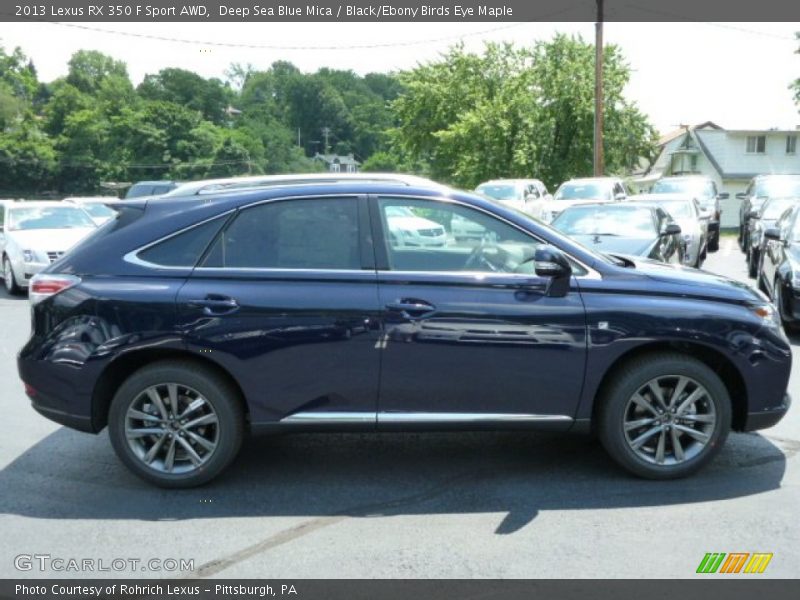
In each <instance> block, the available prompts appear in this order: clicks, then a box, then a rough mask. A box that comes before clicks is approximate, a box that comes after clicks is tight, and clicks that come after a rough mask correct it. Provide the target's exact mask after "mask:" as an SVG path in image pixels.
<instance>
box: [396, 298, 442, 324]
mask: <svg viewBox="0 0 800 600" xmlns="http://www.w3.org/2000/svg"><path fill="white" fill-rule="evenodd" d="M386 308H388V309H389V310H391V311H394V312H399V313H400V314H401V315H402V316H403V318H405V319H412V320H413V319H422V318H424V317H427V316H430V315H431V313H433V312H435V311H436V307H435V306H434V305H433V304H431V303H430V302H426V301H425V300H417V299H416V298H402V299H400V300H397V301H396V302H389V303H388V304H387V305H386Z"/></svg>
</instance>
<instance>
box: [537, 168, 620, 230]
mask: <svg viewBox="0 0 800 600" xmlns="http://www.w3.org/2000/svg"><path fill="white" fill-rule="evenodd" d="M627 197H628V192H627V191H626V189H625V185H624V184H623V182H622V180H621V179H619V178H617V177H585V178H578V179H570V180H569V181H565V182H564V183H562V184H561V185H560V186H558V189H557V190H556V193H555V194H554V195H553V198H552V200H549V201H543V202H539V203H537V204H536V206H535V207H532V208H533V209H534V212H532V213H531V214H533V216H534V217H537V218H539V219H541V220H542V221H544V222H545V223H550V222H551V221H552V220H553V219H555V218H556V217H557V216H558V215H559V213H561V211H562V210H564V209H565V208H568V207H570V206H575V205H577V204H597V203H598V202H618V201H620V200H625V199H626V198H627Z"/></svg>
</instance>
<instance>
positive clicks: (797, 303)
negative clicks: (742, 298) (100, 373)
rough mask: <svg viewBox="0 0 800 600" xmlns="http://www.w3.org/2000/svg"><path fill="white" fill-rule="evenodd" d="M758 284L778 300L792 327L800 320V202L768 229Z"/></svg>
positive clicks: (785, 318)
mask: <svg viewBox="0 0 800 600" xmlns="http://www.w3.org/2000/svg"><path fill="white" fill-rule="evenodd" d="M764 240H765V242H764V250H763V253H762V256H761V261H760V267H759V270H758V287H759V289H761V291H763V292H764V293H765V294H767V295H768V296H769V297H770V298H772V301H773V302H774V303H775V307H776V308H777V310H778V315H779V316H780V319H781V322H782V323H783V324H784V325H785V326H786V327H787V328H789V329H796V328H797V325H798V323H800V205H797V204H795V205H794V206H793V207H792V208H790V209H788V210H786V211H785V212H784V213H783V215H782V216H781V218H780V219H778V221H777V222H776V223H775V224H774V225H773V226H772V227H769V228H767V229H765V230H764Z"/></svg>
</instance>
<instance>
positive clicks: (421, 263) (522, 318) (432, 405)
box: [370, 197, 586, 427]
mask: <svg viewBox="0 0 800 600" xmlns="http://www.w3.org/2000/svg"><path fill="white" fill-rule="evenodd" d="M370 208H371V209H372V211H373V212H372V216H373V227H374V228H375V231H376V240H378V241H377V242H376V253H377V261H378V267H379V270H378V276H379V294H380V304H381V307H382V309H383V322H384V336H383V339H382V341H381V344H380V345H379V347H380V349H381V355H382V369H381V384H380V400H379V406H378V424H379V427H392V426H398V425H399V426H408V425H414V424H418V425H422V426H424V425H426V424H436V425H440V424H441V423H443V422H444V423H454V424H458V423H469V424H472V425H476V424H477V425H480V424H481V423H490V424H492V425H493V426H494V425H497V424H498V423H500V422H502V423H511V424H530V423H536V424H549V425H551V426H555V427H566V426H568V425H569V423H570V422H571V417H572V416H573V415H574V413H575V410H576V408H577V403H578V399H579V396H580V392H581V387H582V382H583V377H584V367H585V362H586V323H585V314H584V307H583V302H582V299H581V296H580V293H579V292H578V290H577V286H576V285H574V283H575V282H574V281H573V286H572V289H571V290H570V291H569V292H568V293H567V295H566V296H564V297H561V298H553V297H549V296H547V295H546V294H545V290H546V287H547V284H548V280H545V279H543V278H540V277H538V276H536V275H535V273H534V272H533V271H534V269H533V261H532V258H533V253H534V251H535V249H536V246H537V245H538V244H539V243H540V242H539V240H537V239H535V238H533V237H532V236H530V235H529V234H527V233H525V232H523V231H521V230H520V229H518V228H516V227H514V226H513V225H511V224H509V223H507V222H505V221H502V220H499V219H497V218H495V217H494V216H492V215H490V214H488V213H485V212H483V211H479V210H476V209H474V208H471V207H467V206H465V205H461V204H457V203H453V202H450V201H447V200H434V199H430V198H427V199H421V198H401V197H379V198H375V199H374V203H373V204H371V205H370ZM392 210H403V211H408V212H411V213H413V214H414V215H416V217H417V219H418V221H417V223H416V225H415V226H416V227H418V228H420V229H426V228H431V225H429V224H431V223H433V225H436V224H437V223H438V224H440V226H444V227H445V228H447V227H448V224H449V223H452V222H453V220H454V218H456V217H457V218H458V219H459V220H461V221H467V222H472V223H474V226H473V228H474V229H481V230H482V231H483V235H482V236H481V238H480V239H467V240H461V241H458V242H456V241H455V240H454V239H453V238H452V236H448V239H447V241H446V243H445V244H443V245H441V246H432V245H431V246H428V247H406V246H403V245H399V244H396V243H393V242H392V240H393V239H395V237H396V236H391V235H387V233H391V231H390V230H391V221H390V219H388V218H387V213H389V212H390V211H392ZM407 223H410V222H407ZM407 226H410V225H407ZM576 268H579V267H578V266H577V265H576Z"/></svg>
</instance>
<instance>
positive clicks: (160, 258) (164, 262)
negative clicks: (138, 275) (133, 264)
mask: <svg viewBox="0 0 800 600" xmlns="http://www.w3.org/2000/svg"><path fill="white" fill-rule="evenodd" d="M224 223H225V218H224V217H218V218H216V219H214V220H212V221H208V222H207V223H203V224H202V225H197V226H195V227H192V228H191V229H187V230H186V231H184V232H182V233H179V234H177V235H174V236H172V237H171V238H168V239H166V240H164V241H163V242H159V243H158V244H156V245H154V246H150V247H149V248H147V249H145V250H142V251H141V252H139V254H138V257H139V258H140V259H142V260H144V261H147V262H149V263H153V264H155V265H160V266H164V267H194V266H195V265H196V264H197V261H198V260H200V256H201V255H202V254H203V252H204V251H205V249H206V248H207V247H208V245H209V244H210V243H211V240H212V239H214V236H215V235H216V234H217V232H218V231H219V230H220V227H222V225H223V224H224Z"/></svg>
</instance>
